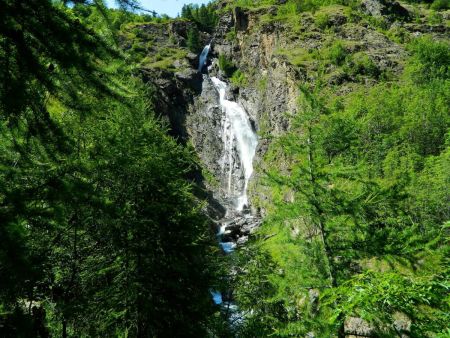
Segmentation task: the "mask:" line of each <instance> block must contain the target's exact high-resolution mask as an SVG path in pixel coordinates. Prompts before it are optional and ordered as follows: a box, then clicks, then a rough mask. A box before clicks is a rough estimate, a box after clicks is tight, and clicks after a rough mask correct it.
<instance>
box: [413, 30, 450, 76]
mask: <svg viewBox="0 0 450 338" xmlns="http://www.w3.org/2000/svg"><path fill="white" fill-rule="evenodd" d="M409 50H410V51H411V52H412V53H413V56H412V59H411V61H410V63H409V66H408V70H409V71H410V72H411V73H412V78H413V79H414V80H415V81H416V82H428V81H430V80H432V79H448V78H449V76H450V70H449V67H450V46H449V43H448V42H436V41H433V40H432V39H431V38H430V37H422V38H418V39H415V40H414V41H412V43H411V44H410V45H409Z"/></svg>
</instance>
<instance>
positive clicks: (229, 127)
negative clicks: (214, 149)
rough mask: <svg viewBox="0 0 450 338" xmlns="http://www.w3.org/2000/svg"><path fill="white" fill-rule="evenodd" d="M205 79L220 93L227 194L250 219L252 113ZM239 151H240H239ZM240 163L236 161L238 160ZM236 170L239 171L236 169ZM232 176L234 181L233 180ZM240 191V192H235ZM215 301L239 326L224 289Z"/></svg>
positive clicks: (227, 249)
mask: <svg viewBox="0 0 450 338" xmlns="http://www.w3.org/2000/svg"><path fill="white" fill-rule="evenodd" d="M210 48H211V44H208V45H207V46H205V48H204V49H203V51H202V53H201V54H200V57H199V66H198V71H199V72H202V70H203V67H204V66H205V64H206V60H207V58H208V54H209V50H210ZM203 80H204V81H209V80H211V82H212V83H213V85H214V87H215V89H216V90H217V92H218V93H219V103H220V106H221V107H222V112H223V117H222V126H223V131H222V142H223V146H224V153H223V157H222V163H221V165H222V171H223V172H224V173H226V174H227V194H226V196H227V197H229V198H232V199H234V202H235V203H234V204H235V205H234V207H235V208H234V209H235V210H234V211H237V213H233V217H236V219H239V217H240V218H247V217H250V218H251V216H249V215H242V213H241V212H242V210H243V209H244V207H245V206H246V205H248V196H247V188H248V182H249V180H250V178H251V176H252V173H253V158H254V156H255V152H256V146H257V144H258V139H257V136H256V133H255V132H254V130H253V128H252V125H251V123H250V119H249V116H248V115H247V113H246V112H245V110H244V108H243V107H241V106H240V105H239V104H238V103H236V102H233V101H230V100H228V99H227V84H226V83H225V82H223V81H221V80H219V79H218V78H216V77H209V75H203ZM236 150H237V151H236ZM237 159H238V160H239V161H240V163H235V162H236V160H237ZM236 169H237V170H236ZM242 174H243V176H244V184H242V181H241V180H242ZM233 178H235V181H234V182H233ZM236 190H237V191H236ZM228 225H229V223H228V222H227V223H225V222H224V223H222V224H221V226H220V229H219V231H218V233H217V237H218V238H219V245H220V246H221V248H222V250H223V252H224V253H226V254H230V253H232V252H233V251H234V250H235V248H236V247H237V242H236V241H233V240H231V241H230V240H229V239H228V240H229V241H224V240H223V237H224V236H225V235H227V234H229V230H227V226H228ZM210 293H211V296H212V300H213V301H214V303H215V304H216V305H220V306H222V307H223V308H226V309H227V310H226V312H227V313H228V314H229V319H230V322H231V323H233V325H236V324H237V323H238V322H239V320H240V318H242V317H243V315H242V314H241V313H240V312H239V309H238V307H237V306H236V305H235V304H234V302H233V300H230V299H227V300H225V299H223V298H222V292H220V291H217V290H213V289H211V290H210Z"/></svg>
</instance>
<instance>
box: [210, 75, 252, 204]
mask: <svg viewBox="0 0 450 338" xmlns="http://www.w3.org/2000/svg"><path fill="white" fill-rule="evenodd" d="M211 81H212V83H213V84H214V87H215V88H216V89H217V91H218V92H219V98H220V105H221V107H222V111H223V112H224V113H225V116H224V121H223V126H224V128H223V135H222V140H223V142H224V158H223V169H224V170H225V163H226V164H227V165H228V194H229V195H231V194H232V191H231V188H232V177H233V167H234V166H233V149H234V143H235V142H236V146H237V147H236V148H237V150H238V157H239V159H240V161H241V164H242V167H243V172H244V187H243V188H242V191H239V192H238V198H237V201H236V210H237V211H242V210H243V208H244V206H246V205H247V204H248V197H247V188H248V182H249V180H250V177H251V176H252V173H253V157H254V156H255V152H256V146H257V145H258V139H257V137H256V134H255V132H254V131H253V128H252V126H251V124H250V120H249V117H248V115H247V113H246V112H245V110H244V108H243V107H241V106H240V105H239V104H238V103H236V102H233V101H229V100H227V97H226V91H227V84H226V83H225V82H223V81H221V80H219V79H218V78H216V77H211Z"/></svg>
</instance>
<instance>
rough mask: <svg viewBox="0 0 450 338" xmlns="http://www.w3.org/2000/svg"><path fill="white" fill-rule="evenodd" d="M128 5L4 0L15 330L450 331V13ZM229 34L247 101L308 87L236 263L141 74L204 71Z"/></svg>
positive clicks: (141, 333)
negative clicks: (149, 9)
mask: <svg viewBox="0 0 450 338" xmlns="http://www.w3.org/2000/svg"><path fill="white" fill-rule="evenodd" d="M119 3H120V4H121V6H122V8H120V9H115V10H111V9H107V8H106V7H105V6H104V4H103V2H102V1H51V0H28V1H15V0H0V16H1V18H2V20H1V21H0V45H1V48H0V336H1V337H41V338H44V337H50V336H51V337H64V338H65V337H196V338H198V337H233V336H236V337H255V338H256V337H258V338H259V337H324V338H325V337H339V338H341V337H345V336H346V335H352V334H354V335H359V336H365V337H411V338H413V337H417V338H419V337H441V338H442V337H448V335H449V333H450V331H449V329H448V323H449V322H450V316H449V313H450V305H449V304H450V299H449V288H450V285H449V273H450V271H449V246H448V234H449V226H450V223H449V222H450V217H449V216H450V215H449V214H450V209H449V200H450V195H449V191H450V176H449V173H450V150H449V149H450V148H449V145H450V139H449V125H450V115H449V108H450V107H449V102H450V78H449V72H450V70H449V67H450V45H449V41H448V36H446V32H448V26H449V14H448V7H449V6H448V1H445V0H434V1H408V2H405V3H403V2H402V3H401V5H400V4H397V5H398V6H397V5H395V4H393V3H392V2H389V1H382V0H380V1H374V0H361V1H359V0H352V1H346V0H233V1H213V2H211V3H210V4H208V5H202V6H196V5H185V6H184V7H183V9H182V12H181V16H180V17H179V18H176V19H173V18H169V17H160V16H158V15H149V14H138V13H136V12H133V11H132V9H135V8H137V4H136V3H135V2H134V1H132V0H122V1H119ZM69 5H70V6H69ZM399 6H400V7H399ZM240 15H241V16H240ZM221 17H228V18H229V19H228V20H230V22H232V24H231V25H229V26H227V25H224V27H225V28H226V29H223V28H224V27H219V28H220V29H222V30H221V31H220V32H219V30H218V31H217V32H216V28H217V25H218V24H220V19H221ZM239 18H241V19H242V20H239ZM412 32H413V33H412ZM250 34H255V35H256V36H257V37H258V38H259V39H254V40H252V41H249V40H251V39H252V37H254V36H255V35H252V36H250ZM264 34H267V36H264ZM212 35H215V38H216V39H217V40H218V41H219V42H223V44H224V45H225V47H223V46H222V47H223V48H222V49H220V50H217V51H214V53H216V54H215V57H217V66H218V67H217V68H218V69H219V70H218V71H220V74H221V75H222V76H223V77H225V78H228V79H229V81H230V82H231V83H232V85H233V90H234V95H238V92H239V91H240V90H244V89H245V88H249V89H250V90H249V91H248V92H246V94H247V98H248V97H249V96H251V95H254V93H259V94H261V93H262V95H263V96H264V97H263V98H262V100H268V99H273V100H277V99H278V97H275V98H274V97H273V96H270V95H269V94H268V92H270V91H273V92H274V93H278V92H276V88H271V87H270V86H271V84H272V83H273V82H271V80H272V79H270V76H271V73H270V68H276V67H284V68H283V69H285V73H283V74H282V76H280V78H282V81H285V82H283V84H286V86H287V81H288V80H287V79H288V75H287V73H288V72H289V73H290V74H295V76H296V83H295V86H296V89H297V88H298V90H297V91H295V93H294V94H292V93H291V94H290V95H292V96H294V97H293V100H294V101H295V102H297V109H296V110H295V112H294V111H286V112H282V113H280V112H278V113H280V115H283V116H279V117H277V118H279V119H285V120H286V121H288V122H287V123H286V126H287V127H285V128H278V129H277V131H276V133H275V132H273V130H272V129H273V128H274V126H273V125H271V123H272V120H270V119H269V118H268V117H267V116H269V115H270V113H271V112H270V111H266V112H264V114H261V116H259V117H260V121H256V124H257V125H258V126H259V128H260V129H259V130H258V132H259V133H260V137H261V139H264V142H265V143H264V144H263V145H264V146H265V148H262V150H260V153H259V155H261V156H262V158H260V159H259V162H258V163H255V169H256V175H255V177H256V176H257V179H258V180H257V182H256V183H254V187H253V190H254V191H253V192H252V195H253V197H254V198H253V200H252V204H253V207H254V209H255V210H259V211H263V213H264V220H263V225H262V226H261V228H260V229H259V230H258V231H257V232H256V233H255V234H253V237H251V241H250V242H248V243H246V244H245V245H243V246H241V247H240V248H239V250H237V251H236V252H235V253H234V254H232V255H230V256H228V257H226V258H224V257H223V256H222V255H221V253H220V251H219V248H218V246H217V243H215V238H214V236H211V233H210V232H211V231H210V225H211V224H210V220H209V219H208V217H207V215H206V212H205V209H207V208H205V205H204V204H205V202H203V201H201V200H200V198H199V197H198V196H200V195H201V194H203V193H204V191H201V193H199V191H200V190H201V189H202V188H200V187H199V186H198V185H197V183H196V179H197V178H198V176H199V175H200V174H199V173H200V172H201V168H199V165H200V164H199V163H198V162H199V160H198V156H197V155H195V154H193V153H192V150H191V149H190V148H188V147H185V146H183V145H180V144H179V143H178V142H177V141H175V140H174V139H173V138H172V137H170V136H169V133H168V128H167V127H166V125H165V124H164V123H163V122H162V121H161V120H160V118H159V117H157V116H156V113H158V114H162V113H163V112H160V111H157V112H155V110H157V109H155V108H153V107H155V106H158V100H162V98H161V97H159V96H158V95H157V94H155V93H157V91H155V88H153V87H152V86H151V85H150V84H144V83H143V81H142V80H141V74H142V73H145V74H146V76H154V74H157V72H161V73H164V74H165V76H168V77H169V76H176V75H178V76H180V72H181V73H182V71H186V70H187V71H188V72H187V74H188V75H185V74H183V73H182V74H181V77H182V78H183V80H186V83H188V82H189V81H191V80H192V81H194V80H195V76H198V77H199V78H201V76H200V75H199V74H198V73H197V72H196V70H197V60H196V58H195V53H198V52H199V51H200V50H201V48H202V45H203V44H205V43H206V42H210V41H211V37H212ZM274 36H275V37H276V38H273V37H274ZM272 38H273V40H270V39H272ZM221 39H222V40H223V41H220V40H221ZM273 41H275V42H273ZM219 42H217V43H218V44H219ZM271 43H273V45H271ZM246 46H247V47H248V46H251V47H252V48H253V50H256V51H257V53H260V55H257V57H256V59H257V60H258V62H259V61H260V60H263V61H261V63H260V64H263V63H264V62H265V61H264V57H266V56H267V55H263V54H265V53H266V54H270V56H271V57H273V58H272V59H271V60H270V62H266V64H265V65H264V67H266V69H264V71H263V70H262V69H256V68H251V67H250V66H249V65H250V63H249V62H248V60H246V59H245V57H242V59H239V57H235V56H236V55H239V54H240V53H242V52H243V51H242V50H240V48H241V49H243V48H246ZM255 46H258V48H256V47H255ZM192 53H194V54H192ZM244 54H245V53H242V55H244ZM192 55H194V56H192ZM267 69H269V71H267ZM272 70H273V69H272ZM149 71H155V72H153V73H152V72H149ZM147 72H148V73H147ZM189 72H190V73H189ZM148 74H152V75H148ZM167 74H169V75H167ZM189 74H190V75H192V74H195V75H192V78H189V76H190V75H189ZM193 79H194V80H193ZM154 80H156V81H157V80H159V79H154ZM164 80H167V79H164ZM278 80H279V79H278ZM167 81H168V80H167ZM167 81H166V82H164V84H167ZM189 93H190V94H189V95H191V93H192V92H189ZM249 93H250V95H249ZM244 97H245V95H244ZM170 98H171V99H173V100H175V99H176V98H174V97H170ZM250 101H251V100H249V102H250ZM200 122H201V121H200ZM280 124H281V123H280ZM277 127H278V126H277ZM187 143H189V142H187ZM262 143H263V142H262ZM203 172H204V173H207V170H204V171H203ZM204 175H205V174H204ZM213 180H214V179H213V178H211V181H213ZM255 181H256V179H255ZM194 192H196V193H194ZM202 196H203V197H204V195H202ZM219 276H221V278H219ZM216 287H217V289H221V290H225V289H228V290H229V292H228V294H227V297H228V298H229V299H232V300H233V301H234V302H235V303H236V305H237V306H238V309H239V310H238V312H237V313H236V312H232V311H229V308H226V307H223V308H220V307H219V306H215V305H214V303H213V301H212V299H211V297H210V291H211V290H212V289H215V288H216Z"/></svg>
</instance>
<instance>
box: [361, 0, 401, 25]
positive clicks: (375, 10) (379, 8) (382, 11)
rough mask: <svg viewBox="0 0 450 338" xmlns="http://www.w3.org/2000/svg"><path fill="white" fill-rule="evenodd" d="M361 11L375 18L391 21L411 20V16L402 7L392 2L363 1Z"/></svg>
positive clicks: (386, 0) (389, 0) (385, 0)
mask: <svg viewBox="0 0 450 338" xmlns="http://www.w3.org/2000/svg"><path fill="white" fill-rule="evenodd" d="M361 9H362V10H363V12H365V13H366V14H369V15H372V16H374V17H378V18H381V17H384V18H387V19H390V20H393V19H396V18H397V19H403V20H409V19H410V14H409V12H408V10H406V9H405V8H404V7H403V6H402V5H400V4H399V3H398V2H396V1H391V0H363V1H362V2H361Z"/></svg>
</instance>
